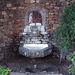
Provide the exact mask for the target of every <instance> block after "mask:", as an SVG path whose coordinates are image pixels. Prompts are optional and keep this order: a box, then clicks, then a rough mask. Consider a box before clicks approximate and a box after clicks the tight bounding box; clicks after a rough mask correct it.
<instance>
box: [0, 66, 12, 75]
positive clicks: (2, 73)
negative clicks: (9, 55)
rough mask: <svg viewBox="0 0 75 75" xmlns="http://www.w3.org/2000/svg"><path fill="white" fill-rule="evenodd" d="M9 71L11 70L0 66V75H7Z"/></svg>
mask: <svg viewBox="0 0 75 75" xmlns="http://www.w3.org/2000/svg"><path fill="white" fill-rule="evenodd" d="M11 71H12V70H11V69H9V68H5V67H3V66H1V65H0V75H9V72H11Z"/></svg>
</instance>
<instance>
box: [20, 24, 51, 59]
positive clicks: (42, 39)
mask: <svg viewBox="0 0 75 75" xmlns="http://www.w3.org/2000/svg"><path fill="white" fill-rule="evenodd" d="M21 37H22V39H21V41H20V47H19V53H20V54H21V55H24V56H26V57H30V58H37V57H44V56H47V55H49V54H50V53H51V52H52V45H51V43H50V40H49V38H48V37H49V34H48V33H47V31H45V26H41V25H40V24H36V26H34V24H31V25H29V26H26V27H25V28H24V32H23V33H21Z"/></svg>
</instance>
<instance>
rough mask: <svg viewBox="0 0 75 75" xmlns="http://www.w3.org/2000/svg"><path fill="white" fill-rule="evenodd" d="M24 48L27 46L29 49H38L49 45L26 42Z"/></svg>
mask: <svg viewBox="0 0 75 75" xmlns="http://www.w3.org/2000/svg"><path fill="white" fill-rule="evenodd" d="M23 47H24V48H27V49H29V50H33V51H35V50H36V51H37V50H41V49H44V48H47V47H48V44H24V45H23Z"/></svg>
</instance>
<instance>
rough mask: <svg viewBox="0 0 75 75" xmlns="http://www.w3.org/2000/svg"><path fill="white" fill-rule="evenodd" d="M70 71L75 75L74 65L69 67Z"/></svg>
mask: <svg viewBox="0 0 75 75" xmlns="http://www.w3.org/2000/svg"><path fill="white" fill-rule="evenodd" d="M68 69H69V71H70V72H71V73H72V74H75V66H74V65H70V66H69V67H68Z"/></svg>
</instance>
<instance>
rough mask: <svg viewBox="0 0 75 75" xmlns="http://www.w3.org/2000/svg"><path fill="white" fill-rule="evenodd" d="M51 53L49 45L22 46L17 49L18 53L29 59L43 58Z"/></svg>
mask: <svg viewBox="0 0 75 75" xmlns="http://www.w3.org/2000/svg"><path fill="white" fill-rule="evenodd" d="M51 52H52V46H51V44H22V45H20V47H19V53H20V54H21V55H23V56H26V57H30V58H38V57H45V56H47V55H49V54H50V53H51Z"/></svg>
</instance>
